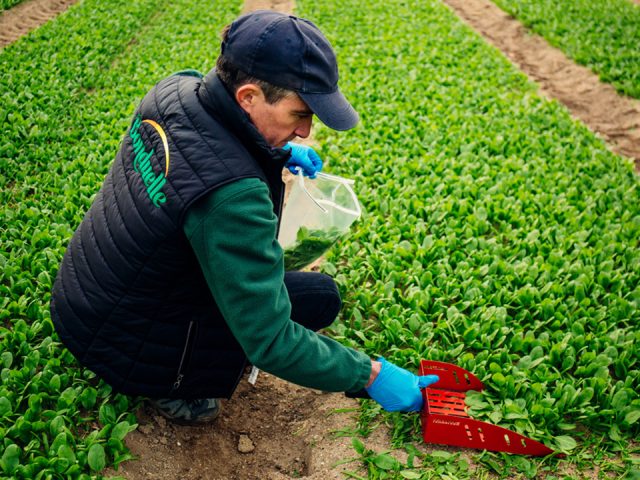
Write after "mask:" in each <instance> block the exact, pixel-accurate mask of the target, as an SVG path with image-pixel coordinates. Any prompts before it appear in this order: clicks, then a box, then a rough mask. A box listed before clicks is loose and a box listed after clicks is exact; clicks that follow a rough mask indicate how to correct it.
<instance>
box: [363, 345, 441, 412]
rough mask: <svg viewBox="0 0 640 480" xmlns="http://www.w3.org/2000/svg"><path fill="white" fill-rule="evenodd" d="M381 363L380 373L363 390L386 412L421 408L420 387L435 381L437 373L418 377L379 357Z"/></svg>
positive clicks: (412, 410) (416, 410) (410, 410)
mask: <svg viewBox="0 0 640 480" xmlns="http://www.w3.org/2000/svg"><path fill="white" fill-rule="evenodd" d="M378 361H379V362H380V363H382V368H381V369H380V373H379V374H378V376H377V377H376V379H375V380H374V381H373V383H372V384H371V386H370V387H368V388H366V389H365V390H366V391H367V393H368V394H369V396H370V397H371V398H373V399H374V400H375V401H376V402H378V403H379V404H380V405H382V408H384V409H385V410H386V411H388V412H418V411H420V410H422V403H423V399H422V393H421V392H420V389H421V388H425V387H427V386H429V385H431V384H432V383H436V382H437V381H438V380H440V378H439V377H438V376H437V375H424V376H422V377H419V376H417V375H414V374H413V373H411V372H409V371H408V370H405V369H404V368H400V367H398V366H396V365H394V364H393V363H389V362H387V361H386V360H385V359H384V358H379V359H378Z"/></svg>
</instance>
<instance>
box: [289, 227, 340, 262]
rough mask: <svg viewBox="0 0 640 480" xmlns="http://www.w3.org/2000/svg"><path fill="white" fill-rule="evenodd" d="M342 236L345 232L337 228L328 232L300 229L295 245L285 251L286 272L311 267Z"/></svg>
mask: <svg viewBox="0 0 640 480" xmlns="http://www.w3.org/2000/svg"><path fill="white" fill-rule="evenodd" d="M342 236H344V232H342V231H341V230H339V229H338V228H335V227H332V228H330V229H328V230H315V229H309V228H307V227H300V228H299V229H298V232H297V233H296V241H295V243H294V244H293V245H291V246H289V247H287V248H285V250H284V268H285V270H300V269H302V268H304V267H307V266H309V265H310V264H311V263H313V262H314V261H315V260H317V259H318V258H320V257H321V256H322V254H323V253H325V252H326V251H327V250H328V249H329V248H331V246H332V245H333V244H334V243H336V242H337V241H338V240H339V239H340V238H341V237H342Z"/></svg>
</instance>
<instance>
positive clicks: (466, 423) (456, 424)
mask: <svg viewBox="0 0 640 480" xmlns="http://www.w3.org/2000/svg"><path fill="white" fill-rule="evenodd" d="M422 427H423V438H424V441H425V442H427V443H436V444H439V445H452V446H456V447H466V448H477V449H484V450H491V451H493V452H507V453H514V454H519V455H532V456H544V455H550V454H552V453H554V452H553V450H551V449H550V448H549V447H547V446H545V445H543V444H542V443H540V442H536V441H535V440H531V439H530V438H527V437H525V436H523V435H520V434H519V433H516V432H512V431H511V430H507V429H506V428H502V427H499V426H497V425H492V424H491V423H486V422H481V421H480V420H474V419H473V418H468V417H466V418H465V417H457V416H453V415H442V414H429V413H424V412H423V414H422Z"/></svg>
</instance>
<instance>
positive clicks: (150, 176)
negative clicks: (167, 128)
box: [129, 115, 169, 207]
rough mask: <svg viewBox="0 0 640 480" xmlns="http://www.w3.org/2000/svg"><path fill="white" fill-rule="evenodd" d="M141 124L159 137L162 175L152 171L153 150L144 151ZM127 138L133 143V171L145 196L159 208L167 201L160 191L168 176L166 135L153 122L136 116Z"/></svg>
mask: <svg viewBox="0 0 640 480" xmlns="http://www.w3.org/2000/svg"><path fill="white" fill-rule="evenodd" d="M143 123H146V124H148V125H151V126H152V127H153V128H154V130H155V131H156V132H157V133H158V135H159V136H160V139H161V140H162V147H163V148H164V162H165V168H164V173H162V172H160V173H159V174H158V175H156V173H155V172H154V171H153V167H152V166H151V157H152V156H153V155H154V154H155V150H154V149H153V148H152V149H151V150H146V149H145V144H144V141H143V140H142V136H141V135H140V127H141V126H142V124H143ZM129 137H131V141H132V142H133V169H134V170H135V171H136V172H138V173H139V174H140V176H141V177H142V181H143V182H144V185H145V187H146V189H147V194H149V198H150V199H151V202H152V203H153V204H154V205H155V206H156V207H160V205H161V204H163V203H165V202H166V201H167V197H166V195H165V194H164V192H163V191H162V187H163V186H164V184H165V183H167V175H168V174H169V144H168V143H167V135H166V134H165V133H164V130H163V129H162V127H161V126H160V125H158V124H157V123H156V122H154V121H153V120H142V116H141V115H136V118H135V119H134V120H133V125H131V129H130V130H129Z"/></svg>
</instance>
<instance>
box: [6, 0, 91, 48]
mask: <svg viewBox="0 0 640 480" xmlns="http://www.w3.org/2000/svg"><path fill="white" fill-rule="evenodd" d="M77 1H78V0H28V1H26V2H24V3H20V4H18V5H16V6H15V7H13V8H10V9H9V10H5V11H4V12H2V13H0V47H5V46H7V45H9V44H10V43H13V42H15V41H16V40H18V39H19V38H20V37H22V36H23V35H26V34H27V33H29V32H30V31H31V30H33V29H35V28H37V27H39V26H40V25H42V24H43V23H45V22H47V21H49V20H51V19H52V18H53V17H55V16H56V15H58V14H60V13H62V12H64V11H65V10H66V9H67V8H69V7H70V6H71V5H73V4H74V3H76V2H77Z"/></svg>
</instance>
